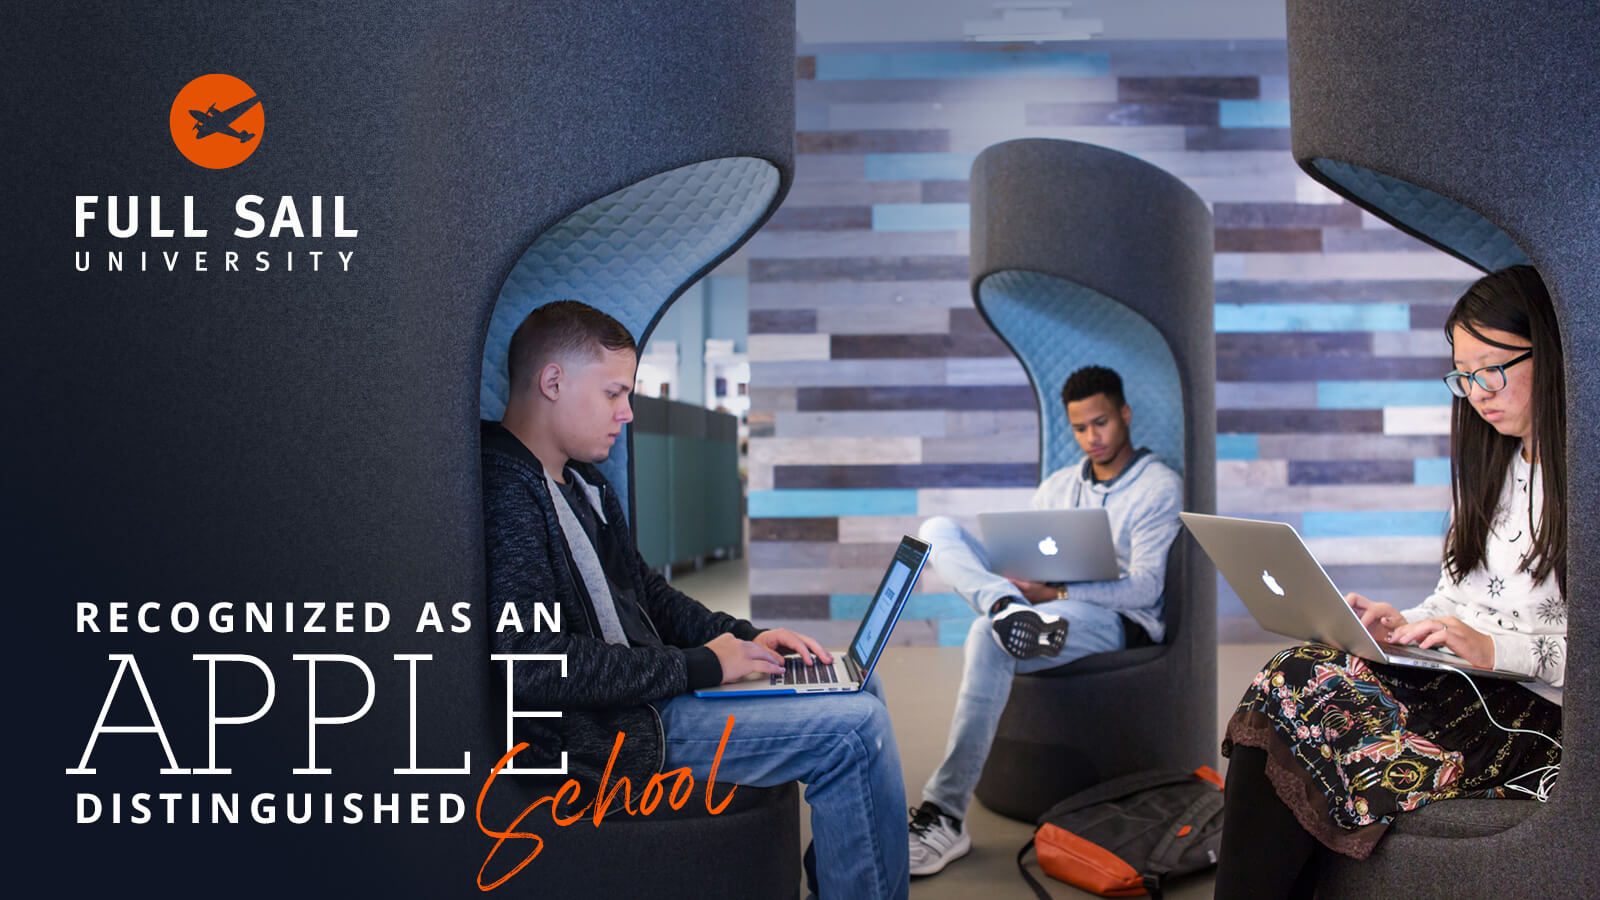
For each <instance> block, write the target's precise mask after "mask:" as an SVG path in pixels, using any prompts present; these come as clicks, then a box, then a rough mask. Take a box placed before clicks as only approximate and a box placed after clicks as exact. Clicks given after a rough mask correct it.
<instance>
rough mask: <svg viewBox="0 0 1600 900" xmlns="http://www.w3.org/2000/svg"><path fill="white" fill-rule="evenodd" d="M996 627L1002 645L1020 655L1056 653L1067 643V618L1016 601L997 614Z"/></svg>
mask: <svg viewBox="0 0 1600 900" xmlns="http://www.w3.org/2000/svg"><path fill="white" fill-rule="evenodd" d="M992 622H993V625H992V631H991V633H992V634H993V635H994V640H995V643H997V644H999V645H1000V649H1002V650H1004V651H1006V652H1007V653H1009V654H1011V655H1012V656H1015V657H1016V658H1018V659H1029V658H1031V657H1035V656H1055V655H1056V654H1057V653H1060V652H1061V648H1062V647H1063V646H1065V645H1066V643H1067V625H1068V624H1069V623H1068V622H1067V620H1066V619H1063V618H1061V617H1060V616H1058V615H1055V614H1053V613H1047V612H1040V611H1039V610H1037V609H1034V608H1033V607H1031V606H1029V605H1028V604H1026V603H1020V602H1013V603H1011V604H1010V605H1008V606H1007V607H1006V608H1005V609H1002V610H1000V611H999V612H997V613H995V614H994V617H993V619H992Z"/></svg>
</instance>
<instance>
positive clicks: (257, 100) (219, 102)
mask: <svg viewBox="0 0 1600 900" xmlns="http://www.w3.org/2000/svg"><path fill="white" fill-rule="evenodd" d="M167 124H168V126H169V127H170V128H171V131H172V142H173V143H174V144H176V145H177V146H178V151H179V152H180V153H182V154H183V155H184V156H185V157H186V158H188V160H189V161H190V162H192V163H194V164H195V165H197V166H204V167H205V168H207V169H231V168H233V167H234V166H237V165H238V164H240V163H242V162H244V161H245V160H247V159H249V158H250V154H252V153H254V152H256V148H257V147H259V146H261V132H262V131H263V130H264V129H265V128H266V126H267V114H266V111H265V110H263V109H262V107H261V97H260V96H259V95H257V94H256V92H255V91H253V90H251V89H250V85H248V84H245V83H244V82H243V81H241V80H240V79H238V78H235V77H233V76H232V75H223V74H220V73H213V74H210V75H201V76H200V77H199V78H196V79H195V80H193V81H191V82H189V83H188V84H186V85H184V86H183V90H181V91H179V92H178V96H177V97H176V98H175V99H174V100H173V101H172V110H171V112H170V113H169V114H168V116H167Z"/></svg>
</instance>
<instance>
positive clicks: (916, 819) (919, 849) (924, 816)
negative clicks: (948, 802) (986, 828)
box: [911, 800, 972, 875]
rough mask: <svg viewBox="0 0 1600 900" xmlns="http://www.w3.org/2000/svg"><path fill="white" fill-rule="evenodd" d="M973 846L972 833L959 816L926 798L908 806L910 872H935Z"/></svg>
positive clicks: (929, 873)
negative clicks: (945, 811)
mask: <svg viewBox="0 0 1600 900" xmlns="http://www.w3.org/2000/svg"><path fill="white" fill-rule="evenodd" d="M971 849H972V836H971V835H969V834H967V829H966V826H965V825H964V824H963V823H962V821H961V820H960V819H956V818H952V817H950V816H947V815H945V813H944V810H942V809H940V808H939V807H938V806H937V805H935V804H933V803H930V802H928V801H926V800H924V801H923V802H922V805H921V806H918V807H914V808H913V809H912V810H911V874H913V875H934V874H937V873H939V872H942V871H944V867H945V866H948V865H949V864H950V863H951V862H953V861H954V860H957V859H960V858H961V857H963V856H966V855H967V851H969V850H971Z"/></svg>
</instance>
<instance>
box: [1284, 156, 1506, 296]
mask: <svg viewBox="0 0 1600 900" xmlns="http://www.w3.org/2000/svg"><path fill="white" fill-rule="evenodd" d="M1311 164H1312V165H1313V166H1316V168H1317V171H1318V172H1321V173H1322V174H1323V175H1324V176H1326V177H1327V178H1329V179H1330V180H1332V181H1333V182H1334V183H1335V184H1337V185H1339V186H1340V187H1342V188H1344V189H1345V190H1346V191H1347V192H1348V193H1349V195H1350V196H1351V197H1353V198H1355V199H1356V200H1358V201H1359V202H1361V203H1362V204H1363V205H1365V206H1366V207H1368V208H1369V209H1372V210H1375V211H1377V212H1381V213H1382V214H1384V215H1386V216H1388V217H1389V218H1391V219H1393V220H1394V221H1396V222H1399V223H1400V224H1402V225H1404V226H1405V227H1407V228H1409V229H1411V230H1412V231H1414V232H1416V233H1417V234H1419V235H1421V236H1422V237H1424V238H1426V239H1427V240H1429V241H1431V242H1432V243H1433V244H1435V245H1436V246H1440V247H1444V248H1445V249H1447V250H1450V251H1452V252H1454V253H1456V254H1457V255H1458V256H1460V257H1462V258H1463V259H1465V260H1467V261H1468V262H1470V263H1472V264H1473V265H1475V266H1477V267H1478V268H1480V269H1483V270H1484V271H1486V272H1493V271H1495V270H1496V269H1503V268H1505V267H1506V266H1515V265H1521V264H1524V263H1527V262H1528V257H1527V254H1525V253H1523V252H1522V250H1521V248H1519V247H1518V246H1517V245H1516V242H1514V241H1513V240H1511V236H1510V235H1508V234H1506V233H1505V232H1504V231H1501V230H1500V229H1499V228H1498V227H1497V226H1496V225H1495V224H1494V223H1493V222H1490V221H1489V220H1488V219H1485V218H1484V217H1483V216H1480V215H1478V214H1477V213H1476V212H1473V211H1472V210H1470V209H1468V208H1467V207H1465V206H1462V205H1461V204H1460V203H1457V202H1456V201H1454V200H1451V199H1450V198H1449V197H1445V196H1443V195H1440V194H1436V193H1434V192H1433V191H1430V190H1428V189H1427V188H1424V187H1418V186H1417V185H1414V184H1412V183H1410V182H1408V181H1401V180H1400V179H1398V178H1394V177H1392V176H1389V175H1385V174H1383V173H1382V172H1375V171H1373V170H1372V169H1368V168H1364V167H1362V166H1357V165H1352V164H1350V163H1346V162H1339V161H1338V160H1333V159H1321V158H1318V159H1314V160H1312V161H1311Z"/></svg>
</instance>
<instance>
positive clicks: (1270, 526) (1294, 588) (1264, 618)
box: [1179, 512, 1533, 681]
mask: <svg viewBox="0 0 1600 900" xmlns="http://www.w3.org/2000/svg"><path fill="white" fill-rule="evenodd" d="M1179 517H1180V518H1181V519H1183V524H1184V525H1185V526H1187V527H1188V529H1189V533H1190V534H1192V535H1194V538H1195V540H1197V541H1199V542H1200V546H1201V547H1203V548H1205V551H1206V554H1207V555H1208V556H1210V557H1211V561H1212V562H1214V563H1216V564H1217V568H1218V569H1221V570H1222V575H1223V577H1224V578H1226V579H1228V584H1230V585H1232V586H1233V590H1234V593H1236V594H1238V595H1239V599H1240V600H1243V601H1244V605H1245V608H1247V609H1249V610H1250V615H1252V616H1254V617H1255V620H1256V621H1257V622H1258V623H1260V625H1261V627H1262V628H1265V629H1266V630H1268V631H1271V632H1275V633H1277V634H1281V635H1283V636H1285V637H1291V638H1296V639H1298V640H1302V641H1314V642H1316V643H1319V644H1327V645H1328V646H1330V647H1336V648H1338V649H1340V650H1343V651H1345V652H1346V653H1350V654H1353V655H1355V656H1359V657H1361V658H1362V659H1370V660H1374V661H1376V662H1384V663H1390V664H1392V665H1396V666H1415V667H1417V668H1422V669H1446V668H1456V669H1461V670H1462V671H1465V672H1471V673H1472V674H1474V675H1481V676H1485V677H1489V678H1508V679H1512V680H1514V681H1532V680H1533V679H1532V678H1531V677H1530V676H1527V675H1522V674H1518V673H1516V672H1506V671H1502V670H1500V669H1485V668H1481V667H1479V666H1475V665H1473V664H1471V663H1469V662H1467V661H1466V660H1464V659H1462V658H1461V657H1459V656H1457V655H1455V654H1454V653H1448V652H1444V651H1442V650H1423V649H1421V648H1419V647H1409V646H1404V645H1401V644H1383V643H1379V642H1378V641H1377V640H1376V639H1374V638H1373V636H1372V635H1371V634H1370V633H1368V631H1367V629H1366V627H1365V626H1363V625H1362V624H1361V617H1360V616H1358V615H1356V611H1355V610H1354V609H1351V608H1350V604H1348V603H1346V602H1344V593H1343V592H1342V591H1340V590H1339V589H1338V588H1337V587H1335V586H1334V584H1333V579H1331V578H1329V577H1328V573H1327V571H1326V570H1325V569H1323V568H1322V564H1321V563H1318V562H1317V560H1316V557H1314V556H1312V555H1311V550H1310V549H1309V548H1307V547H1306V545H1305V542H1304V541H1302V540H1301V539H1300V535H1299V533H1297V532H1296V531H1295V530H1294V528H1293V527H1292V526H1290V525H1288V524H1287V523H1284V522H1261V521H1257V520H1255V519H1234V518H1229V517H1226V516H1208V515H1203V514H1201V513H1187V512H1186V513H1179Z"/></svg>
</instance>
